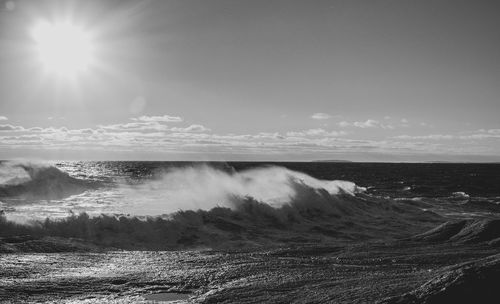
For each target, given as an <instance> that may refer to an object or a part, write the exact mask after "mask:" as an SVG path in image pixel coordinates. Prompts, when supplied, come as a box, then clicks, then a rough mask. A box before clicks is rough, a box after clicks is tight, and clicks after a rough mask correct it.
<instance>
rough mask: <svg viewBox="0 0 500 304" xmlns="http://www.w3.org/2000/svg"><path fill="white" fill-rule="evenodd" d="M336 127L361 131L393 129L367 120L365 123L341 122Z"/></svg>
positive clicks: (391, 126) (373, 120)
mask: <svg viewBox="0 0 500 304" xmlns="http://www.w3.org/2000/svg"><path fill="white" fill-rule="evenodd" d="M338 125H339V126H340V127H342V128H347V127H356V128H361V129H366V128H382V129H394V126H393V125H390V124H384V123H381V122H380V121H378V120H375V119H367V120H366V121H354V122H347V121H341V122H339V123H338Z"/></svg>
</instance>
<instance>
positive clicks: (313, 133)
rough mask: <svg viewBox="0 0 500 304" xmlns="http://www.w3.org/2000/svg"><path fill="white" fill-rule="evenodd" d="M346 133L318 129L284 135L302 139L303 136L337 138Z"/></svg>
mask: <svg viewBox="0 0 500 304" xmlns="http://www.w3.org/2000/svg"><path fill="white" fill-rule="evenodd" d="M346 134H347V133H346V132H344V131H326V130H324V129H321V128H318V129H309V130H304V131H298V132H294V131H292V132H287V133H286V135H287V136H289V137H304V136H326V137H337V136H343V135H346Z"/></svg>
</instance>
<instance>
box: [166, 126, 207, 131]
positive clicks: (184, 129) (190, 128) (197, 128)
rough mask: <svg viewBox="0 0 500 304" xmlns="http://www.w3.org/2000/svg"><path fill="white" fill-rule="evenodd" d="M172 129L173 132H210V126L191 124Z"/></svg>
mask: <svg viewBox="0 0 500 304" xmlns="http://www.w3.org/2000/svg"><path fill="white" fill-rule="evenodd" d="M170 131H172V132H208V131H210V129H209V128H207V127H205V126H202V125H190V126H189V127H185V128H177V127H175V128H171V129H170Z"/></svg>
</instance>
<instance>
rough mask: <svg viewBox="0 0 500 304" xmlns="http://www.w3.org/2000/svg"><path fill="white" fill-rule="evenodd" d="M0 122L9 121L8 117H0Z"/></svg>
mask: <svg viewBox="0 0 500 304" xmlns="http://www.w3.org/2000/svg"><path fill="white" fill-rule="evenodd" d="M0 120H9V119H8V118H7V117H6V116H1V115H0Z"/></svg>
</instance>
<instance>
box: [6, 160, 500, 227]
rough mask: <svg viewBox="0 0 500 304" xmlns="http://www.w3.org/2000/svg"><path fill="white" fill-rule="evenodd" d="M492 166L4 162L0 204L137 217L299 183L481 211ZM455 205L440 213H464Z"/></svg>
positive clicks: (493, 190)
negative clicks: (475, 206)
mask: <svg viewBox="0 0 500 304" xmlns="http://www.w3.org/2000/svg"><path fill="white" fill-rule="evenodd" d="M499 172H500V164H405V163H401V164H392V163H391V164H389V163H320V162H307V163H305V162H303V163H297V162H294V163H283V162H280V163H256V162H229V163H222V162H217V163H191V162H144V161H141V162H111V161H106V162H82V161H77V162H57V163H50V164H33V163H15V162H6V161H4V162H2V163H1V165H0V201H1V203H0V209H2V210H3V211H4V213H5V215H6V216H7V218H9V219H14V220H20V221H24V220H29V219H34V218H35V219H43V218H45V217H65V216H68V215H69V214H71V213H80V212H86V213H88V214H90V215H98V214H101V213H104V214H125V215H139V216H144V215H164V214H169V213H172V212H175V211H178V210H198V209H203V210H209V209H211V208H213V207H217V206H219V207H228V208H233V207H234V204H235V201H236V200H238V199H239V198H245V197H251V198H253V199H255V200H257V201H259V202H263V203H267V204H269V205H270V206H271V207H274V208H279V207H281V206H283V205H284V204H287V203H290V202H291V201H293V200H295V201H296V200H297V197H298V196H300V193H298V191H299V192H300V191H302V190H303V189H302V190H300V189H298V188H297V186H304V187H306V188H308V189H313V190H315V191H320V192H321V191H326V192H328V193H329V194H332V195H335V194H338V193H347V194H350V195H353V196H356V195H357V194H359V193H363V195H368V196H372V197H374V198H380V197H383V198H387V199H391V200H402V199H408V200H413V201H415V202H423V204H424V205H423V206H422V209H429V207H433V206H432V205H434V207H435V208H434V209H435V210H438V211H439V210H440V208H441V209H442V205H443V204H442V203H443V202H445V203H449V204H453V205H464V204H467V203H474V204H476V205H477V204H480V205H481V206H482V208H480V213H481V212H483V211H484V212H486V213H487V212H490V211H495V208H496V205H498V204H499V203H500V174H499ZM305 203H306V204H307V202H305ZM462 209H463V208H462ZM462 209H461V210H459V211H457V210H447V212H448V213H449V214H452V213H453V212H456V213H457V214H460V213H463V214H466V213H467V212H466V211H467V210H465V211H464V210H462ZM490 209H492V210H490ZM474 212H476V213H477V210H474ZM474 212H472V211H470V212H469V215H470V214H472V215H474Z"/></svg>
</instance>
